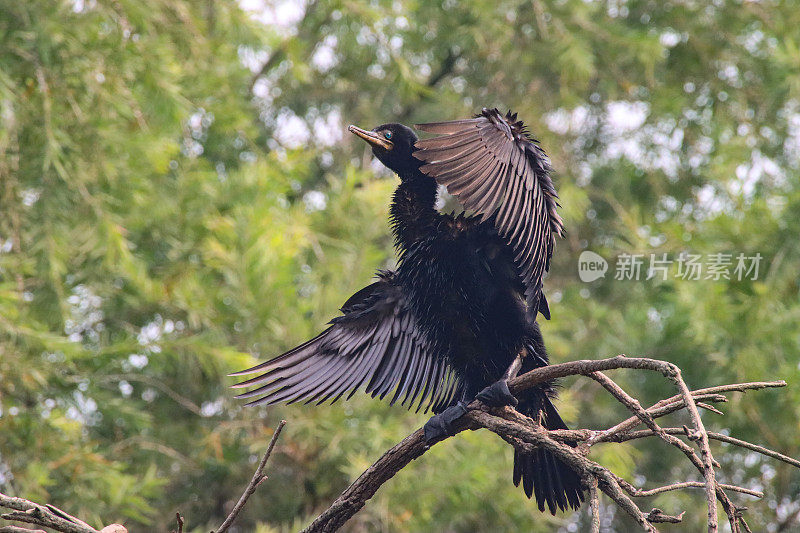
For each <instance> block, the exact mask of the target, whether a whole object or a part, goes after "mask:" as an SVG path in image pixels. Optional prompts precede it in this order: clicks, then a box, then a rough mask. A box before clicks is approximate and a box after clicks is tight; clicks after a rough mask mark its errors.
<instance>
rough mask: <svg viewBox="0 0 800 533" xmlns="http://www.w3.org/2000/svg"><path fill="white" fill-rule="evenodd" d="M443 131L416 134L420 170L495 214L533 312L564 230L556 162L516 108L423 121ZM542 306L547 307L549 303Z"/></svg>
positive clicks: (470, 204)
mask: <svg viewBox="0 0 800 533" xmlns="http://www.w3.org/2000/svg"><path fill="white" fill-rule="evenodd" d="M417 128H419V129H420V130H422V131H426V132H429V133H435V134H439V135H440V136H439V137H434V138H432V139H424V140H421V141H417V144H416V148H417V150H416V151H415V152H414V157H416V158H417V159H419V160H420V161H422V162H423V163H424V164H423V165H422V166H421V167H420V170H421V171H422V172H424V173H425V174H428V175H429V176H431V177H433V178H434V179H435V180H436V181H437V182H438V183H439V184H440V185H444V186H445V187H447V189H448V191H449V192H450V194H452V195H453V196H455V197H456V199H458V201H459V202H460V203H461V204H462V206H463V207H464V208H465V209H469V210H472V211H474V212H475V213H476V214H477V215H480V217H481V220H482V221H489V220H491V221H492V223H493V224H494V226H495V228H496V229H497V231H498V233H499V234H500V237H501V238H502V239H503V240H504V241H505V243H506V245H507V246H509V247H510V248H511V251H512V256H513V257H514V258H515V259H514V261H515V263H516V265H517V269H518V271H519V275H520V279H521V280H522V282H523V284H524V286H525V296H526V303H527V304H528V305H527V307H528V315H529V317H531V318H535V317H536V314H537V312H539V309H540V307H541V308H542V309H543V310H545V309H546V307H547V306H546V305H545V304H544V303H542V305H541V306H540V305H539V303H540V301H542V299H543V295H542V293H541V288H542V277H543V276H544V273H545V272H546V271H547V270H548V269H549V268H550V258H551V257H552V255H553V248H554V247H555V237H556V236H561V235H562V234H563V223H562V221H561V217H559V215H558V213H557V212H556V208H557V207H558V203H557V198H558V196H557V195H556V191H555V188H554V187H553V182H552V180H551V179H550V176H549V173H550V162H549V160H548V158H547V156H546V155H545V153H544V151H543V150H542V149H541V148H540V147H539V145H538V143H537V141H536V140H535V139H533V138H531V137H530V136H529V135H528V133H527V131H526V129H525V126H524V125H523V124H522V122H521V121H517V120H516V115H512V114H511V112H509V113H507V114H506V115H505V116H503V115H502V114H501V113H500V112H499V111H498V110H497V109H483V110H482V112H481V113H480V114H479V115H477V116H476V117H474V118H471V119H466V120H454V121H449V122H432V123H428V124H418V125H417ZM543 314H544V311H543Z"/></svg>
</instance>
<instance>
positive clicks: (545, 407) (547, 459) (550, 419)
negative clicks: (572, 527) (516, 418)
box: [514, 389, 584, 514]
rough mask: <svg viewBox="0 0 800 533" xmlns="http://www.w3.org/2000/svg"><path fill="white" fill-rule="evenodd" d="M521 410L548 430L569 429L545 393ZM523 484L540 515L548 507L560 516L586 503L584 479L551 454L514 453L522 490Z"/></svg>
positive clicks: (516, 480) (537, 391)
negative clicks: (582, 481)
mask: <svg viewBox="0 0 800 533" xmlns="http://www.w3.org/2000/svg"><path fill="white" fill-rule="evenodd" d="M525 400H526V401H525ZM519 408H520V411H521V412H522V413H524V414H526V415H528V416H531V417H533V418H534V419H539V420H541V423H542V425H543V426H544V427H545V428H547V429H567V425H566V424H564V421H563V420H561V417H560V416H559V415H558V412H557V411H556V408H555V407H554V406H553V404H552V402H551V401H550V398H549V397H548V396H547V393H546V392H545V391H544V390H541V389H534V390H532V391H531V392H530V393H529V396H528V398H525V399H524V401H522V402H521V403H520V406H519ZM537 417H538V418H537ZM573 445H574V444H573ZM520 481H521V482H522V488H523V489H524V490H525V494H526V495H527V496H528V498H530V497H531V496H534V497H535V498H536V504H537V506H538V507H539V510H540V511H544V510H545V507H546V508H547V509H548V510H549V511H550V513H552V514H556V511H557V510H558V509H561V510H562V511H566V510H567V509H568V508H572V509H578V508H579V507H580V505H581V503H582V502H583V498H584V494H583V488H582V487H581V478H580V476H578V474H576V473H575V472H574V471H573V470H572V469H571V468H570V467H569V466H567V465H566V464H564V463H563V462H561V461H560V460H558V459H557V458H556V457H555V456H554V455H553V454H552V453H551V452H549V451H546V450H541V449H540V450H537V451H536V452H534V453H530V454H526V453H522V452H520V451H519V450H514V485H516V486H519V484H520Z"/></svg>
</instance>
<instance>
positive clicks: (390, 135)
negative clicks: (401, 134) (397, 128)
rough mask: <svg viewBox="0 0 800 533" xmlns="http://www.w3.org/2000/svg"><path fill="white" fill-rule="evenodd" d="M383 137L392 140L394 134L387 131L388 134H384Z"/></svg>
mask: <svg viewBox="0 0 800 533" xmlns="http://www.w3.org/2000/svg"><path fill="white" fill-rule="evenodd" d="M383 136H384V137H386V138H387V139H391V138H392V132H391V131H386V132H384V133H383Z"/></svg>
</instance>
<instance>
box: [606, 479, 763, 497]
mask: <svg viewBox="0 0 800 533" xmlns="http://www.w3.org/2000/svg"><path fill="white" fill-rule="evenodd" d="M621 485H622V484H621ZM705 486H706V484H705V483H701V482H700V481H684V482H681V483H673V484H672V485H665V486H663V487H657V488H655V489H648V490H643V489H637V488H635V487H633V486H632V485H630V486H626V485H623V486H622V488H624V489H625V490H626V491H628V493H629V494H630V495H631V496H633V497H635V498H644V497H647V496H655V495H657V494H661V493H664V492H669V491H671V490H680V489H689V488H705ZM719 487H720V488H721V489H723V490H730V491H733V492H741V493H742V494H749V495H750V496H755V497H756V498H763V497H764V493H763V492H760V491H757V490H750V489H747V488H744V487H739V486H737V485H726V484H724V483H720V484H719Z"/></svg>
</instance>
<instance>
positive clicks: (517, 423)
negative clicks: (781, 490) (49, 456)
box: [0, 356, 800, 533]
mask: <svg viewBox="0 0 800 533" xmlns="http://www.w3.org/2000/svg"><path fill="white" fill-rule="evenodd" d="M615 369H634V370H648V371H655V372H660V373H661V374H663V375H664V376H665V377H667V378H669V379H670V380H671V381H672V382H673V383H674V384H675V386H676V388H677V391H678V394H676V395H674V396H672V397H670V398H666V399H663V400H661V401H659V402H657V403H656V404H654V405H652V406H651V407H649V408H647V409H645V408H643V407H642V406H641V404H640V403H639V401H638V400H636V399H635V398H634V397H633V396H630V395H629V394H628V393H627V392H625V391H624V390H623V389H622V388H621V387H620V386H619V385H618V384H616V383H615V382H614V381H613V380H611V379H610V378H609V377H608V376H606V375H605V374H603V371H608V370H615ZM566 376H588V377H590V378H591V379H593V380H595V381H597V382H598V383H599V384H600V385H602V386H603V388H605V389H606V390H607V391H608V392H609V393H610V394H611V395H612V396H613V397H614V398H616V399H617V400H618V401H619V402H620V403H622V404H623V405H624V406H625V407H626V408H627V409H628V410H629V411H631V413H632V415H633V416H631V417H630V418H628V419H626V420H623V421H622V422H620V423H618V424H616V425H614V426H612V427H610V428H608V429H605V430H591V429H577V430H547V429H545V428H544V427H542V426H541V425H539V424H537V423H536V422H535V421H534V420H532V419H531V418H529V417H526V416H524V415H522V414H520V413H519V412H517V411H516V410H514V409H513V408H510V407H504V408H501V409H490V408H487V407H486V406H485V405H483V404H481V403H480V402H479V401H473V402H472V403H470V405H469V406H468V407H469V411H468V412H467V414H466V415H464V416H463V417H461V418H460V419H459V420H458V421H456V423H455V428H454V433H453V435H456V434H458V433H460V432H461V431H464V430H476V429H481V428H485V429H488V430H489V431H492V432H493V433H496V434H497V435H498V436H500V437H501V438H502V439H503V440H505V441H506V442H508V443H510V444H511V445H512V446H514V447H515V448H517V449H519V450H522V451H525V452H533V451H536V450H539V449H546V450H548V451H549V452H551V453H552V454H553V455H554V456H555V457H556V458H558V459H559V460H560V461H562V462H563V463H565V464H566V465H568V466H569V467H571V468H572V469H573V470H574V471H575V472H576V473H578V475H579V476H580V477H581V479H582V482H583V485H584V487H585V488H586V489H587V490H588V491H589V505H590V508H591V513H592V522H591V524H592V525H591V528H592V529H591V530H592V531H593V532H596V531H599V527H600V510H601V506H600V498H599V494H600V492H602V493H603V494H605V495H606V496H607V497H608V498H610V499H611V500H612V501H613V502H614V504H615V505H616V506H617V507H619V508H620V509H622V510H623V511H625V512H626V513H627V514H628V515H630V516H631V517H632V518H633V519H634V520H636V521H637V523H638V524H639V525H640V526H641V528H642V529H643V530H644V531H648V532H657V531H658V530H657V529H656V524H659V523H679V522H680V521H681V519H682V516H683V513H679V514H678V515H674V516H673V515H668V514H666V513H665V512H664V511H662V510H661V509H652V510H651V511H649V512H644V511H642V510H641V509H640V508H639V507H638V506H637V505H636V503H634V501H633V499H632V498H641V497H647V496H654V495H657V494H661V493H663V492H667V491H672V490H680V489H695V488H703V489H704V491H705V493H706V507H707V511H708V517H707V524H708V531H709V532H712V533H713V532H716V531H717V529H718V525H717V520H716V516H717V510H716V509H717V507H716V505H717V502H719V503H721V505H722V508H723V510H724V511H725V513H726V515H727V516H728V521H729V522H730V525H731V531H732V533H743V532H744V533H746V532H749V531H750V528H749V527H748V526H747V523H746V522H745V521H744V519H743V517H742V514H743V510H744V509H743V508H741V507H737V506H736V505H734V504H733V502H732V501H731V500H730V498H729V497H728V494H727V492H736V493H741V494H746V495H749V496H753V497H757V498H760V497H763V494H762V493H761V492H759V491H754V490H750V489H747V488H746V487H740V486H736V485H726V484H720V483H718V482H717V481H716V472H715V469H716V468H719V463H717V462H716V461H715V460H714V457H713V455H712V453H711V448H710V445H709V441H710V440H716V441H720V442H725V443H728V444H733V445H735V446H739V447H742V448H745V449H748V450H752V451H755V452H758V453H760V454H763V455H766V456H768V457H772V458H774V459H777V460H779V461H783V462H785V463H787V464H790V465H793V466H795V467H799V468H800V461H798V460H796V459H793V458H791V457H787V456H786V455H783V454H780V453H778V452H776V451H773V450H770V449H768V448H764V447H762V446H759V445H756V444H752V443H749V442H747V441H743V440H740V439H736V438H734V437H729V436H727V435H721V434H718V433H709V432H708V431H706V429H705V427H704V425H703V423H702V420H700V413H699V409H698V407H699V408H703V409H707V410H710V411H712V412H715V413H719V411H718V410H717V409H716V408H714V407H712V406H711V405H709V404H707V403H703V401H705V402H713V403H721V402H725V401H727V397H726V396H725V395H724V393H729V392H734V391H739V392H745V391H748V390H759V389H764V388H772V387H783V386H785V385H786V383H785V382H783V381H766V382H755V383H735V384H730V385H722V386H718V387H709V388H704V389H698V390H695V391H691V390H689V388H688V387H687V386H686V383H685V382H684V380H683V378H682V377H681V372H680V369H678V367H677V366H675V365H673V364H672V363H669V362H666V361H659V360H656V359H648V358H641V357H636V358H633V357H631V358H629V357H625V356H617V357H612V358H609V359H600V360H581V361H572V362H569V363H563V364H559V365H552V366H547V367H543V368H538V369H535V370H532V371H531V372H528V373H526V374H524V375H521V376H518V377H516V378H514V379H512V380H510V381H509V388H510V389H511V391H512V392H513V393H514V394H518V393H519V392H522V391H524V390H526V389H528V388H530V387H533V386H535V385H537V384H540V383H543V382H546V381H549V380H551V379H555V378H561V377H566ZM701 400H703V401H701ZM681 409H686V410H687V411H688V412H689V414H690V416H691V420H692V427H691V428H689V427H687V426H684V427H682V428H671V427H661V426H660V425H659V424H658V423H657V422H656V420H657V419H658V418H660V417H663V416H665V415H667V414H670V413H673V412H676V411H678V410H681ZM284 424H285V421H281V423H280V424H279V425H278V427H277V429H276V430H275V433H274V434H273V436H272V440H271V441H270V444H269V447H268V449H267V451H266V453H265V454H264V456H263V458H262V459H261V462H260V463H259V466H258V468H257V469H256V472H255V474H254V475H253V478H252V479H251V481H250V483H249V484H248V486H247V487H246V489H245V491H244V493H243V494H242V496H241V497H240V498H239V501H238V503H237V504H236V506H235V507H234V509H233V510H232V511H231V513H230V514H229V515H228V517H227V518H226V520H225V521H224V522H223V524H222V525H221V526H220V528H219V529H218V530H217V532H216V533H223V532H224V531H226V530H227V529H228V528H229V527H230V526H231V524H233V522H234V520H235V519H236V517H237V516H238V514H239V512H240V511H241V510H242V508H243V507H244V506H245V505H246V503H247V501H248V498H249V497H250V496H251V495H252V494H253V493H254V492H255V490H256V489H257V487H258V486H259V484H260V483H261V482H263V481H264V479H266V476H265V475H264V473H263V472H264V467H265V465H266V462H267V460H268V459H269V457H270V454H271V453H272V450H273V448H274V446H275V443H276V441H277V439H278V436H279V435H280V432H281V430H282V429H283V426H284ZM641 424H644V425H645V426H646V428H647V429H639V430H637V429H636V427H637V426H639V425H641ZM653 436H655V437H658V438H659V439H660V440H662V441H664V442H665V443H667V444H669V445H670V446H673V447H675V448H678V449H679V450H680V451H681V452H682V453H683V454H684V455H686V457H687V458H688V459H689V461H690V462H691V463H692V464H693V465H694V466H695V468H696V469H697V470H698V472H699V473H700V474H701V475H702V476H703V481H702V482H699V481H684V482H677V483H672V484H669V485H665V486H662V487H657V488H653V489H643V488H639V487H636V486H634V485H633V484H631V483H630V482H628V481H626V480H624V479H622V478H620V477H619V476H617V475H616V474H614V473H613V472H611V471H610V470H609V469H608V468H606V467H604V466H602V465H600V464H598V463H597V462H595V461H592V460H591V459H589V457H588V455H589V453H590V451H591V449H592V447H593V446H595V445H597V444H614V443H620V442H627V441H631V440H636V439H642V438H648V437H653ZM446 438H449V437H446ZM682 439H686V440H687V441H688V442H684V440H682ZM442 440H444V439H442ZM437 442H438V441H437ZM568 443H572V444H574V443H578V445H577V446H576V447H574V446H573V445H572V444H568ZM434 444H436V442H429V443H426V442H425V438H424V433H423V430H422V429H418V430H416V431H415V432H413V433H412V434H411V435H409V436H408V437H406V438H405V439H403V440H402V441H401V442H399V443H398V444H397V445H395V446H394V447H392V448H391V449H390V450H388V451H387V452H386V453H384V454H383V455H382V456H381V457H380V458H379V459H378V460H377V461H376V462H375V463H374V464H373V465H372V466H370V467H369V468H368V469H367V470H366V471H365V472H364V473H362V474H361V475H360V476H359V477H358V479H356V480H355V481H354V482H353V483H352V484H351V485H350V486H349V487H347V489H345V491H344V492H343V493H342V494H341V495H340V496H339V497H338V498H337V499H336V501H334V502H333V504H331V506H330V507H329V508H328V509H326V510H325V511H324V512H323V513H322V514H320V515H319V516H318V517H317V518H316V519H315V520H314V521H313V522H312V523H311V524H310V525H309V526H308V527H307V528H306V529H305V530H304V533H317V532H332V531H336V530H338V529H339V528H340V527H341V526H342V525H344V524H345V523H346V522H347V521H348V520H349V519H350V518H352V517H353V515H355V514H356V513H357V512H358V511H359V510H361V509H362V508H363V507H364V505H365V504H366V502H367V501H368V500H369V499H370V498H371V497H372V496H373V495H374V494H375V492H376V491H377V490H378V489H379V488H380V487H381V486H382V485H383V484H384V483H385V482H387V481H388V480H389V479H391V478H392V477H394V476H395V475H396V474H397V473H398V472H399V471H400V470H402V469H403V468H405V467H406V466H407V465H408V464H409V463H410V462H411V461H413V460H414V459H417V458H418V457H420V456H422V455H423V454H424V453H425V452H426V451H427V450H428V449H430V447H431V446H432V445H434ZM698 450H699V454H698ZM726 491H727V492H726ZM0 507H5V508H8V509H12V510H13V511H12V512H10V513H6V514H4V515H2V518H4V519H6V520H10V521H16V522H26V523H29V524H34V525H37V526H42V527H48V528H51V529H54V530H56V531H61V532H64V533H125V532H126V530H125V528H124V527H123V526H120V525H118V524H112V525H111V526H107V527H106V528H104V529H103V530H102V531H101V532H98V531H97V530H96V529H94V528H92V527H91V526H89V525H88V524H86V523H85V522H82V521H80V520H79V519H77V518H75V517H73V516H71V515H68V514H67V513H65V512H64V511H61V510H60V509H57V508H55V507H53V506H50V505H39V504H36V503H34V502H30V501H28V500H24V499H22V498H12V497H9V496H6V495H4V494H0ZM38 531H40V530H31V529H26V528H21V527H18V526H11V525H8V526H4V527H0V533H2V532H9V533H31V532H34V533H38Z"/></svg>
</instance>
